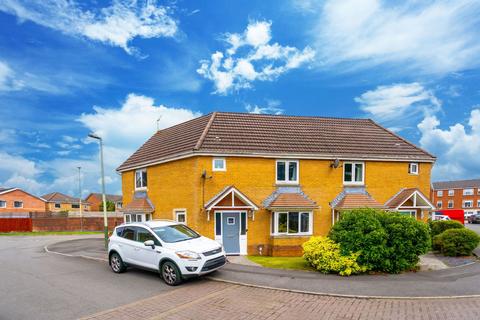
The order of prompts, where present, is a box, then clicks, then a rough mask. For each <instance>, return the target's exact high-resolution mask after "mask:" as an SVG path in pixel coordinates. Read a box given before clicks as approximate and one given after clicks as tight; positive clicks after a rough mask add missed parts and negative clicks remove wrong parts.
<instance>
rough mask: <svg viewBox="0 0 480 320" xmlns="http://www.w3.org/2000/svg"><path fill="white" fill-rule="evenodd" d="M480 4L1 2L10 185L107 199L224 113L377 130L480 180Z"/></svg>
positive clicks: (450, 171) (455, 174)
mask: <svg viewBox="0 0 480 320" xmlns="http://www.w3.org/2000/svg"><path fill="white" fill-rule="evenodd" d="M479 36H480V3H479V2H478V1H469V0H460V1H455V2H453V1H413V0H412V1H406V2H405V1H402V2H394V1H380V0H362V1H360V0H346V1H294V0H291V1H281V2H279V1H248V2H245V1H206V0H205V1H181V0H179V1H122V0H117V1H111V2H110V1H81V2H80V1H78V2H75V1H65V0H58V1H13V0H2V1H0V117H1V119H2V120H3V121H2V122H1V123H0V185H4V186H12V187H13V186H18V187H22V188H25V189H26V190H28V191H31V192H33V193H36V194H44V193H47V192H51V191H61V192H65V193H69V194H71V195H74V196H78V191H77V190H78V189H77V188H78V187H77V186H78V180H77V179H78V177H77V167H78V166H81V167H82V172H83V175H82V179H83V184H84V193H88V192H90V191H98V190H99V189H100V186H99V181H98V177H99V165H98V146H97V145H96V144H95V143H93V142H92V141H90V140H89V139H87V138H86V136H87V134H88V132H90V131H94V132H97V133H98V134H100V135H102V136H103V137H104V139H105V152H106V154H105V158H106V176H107V179H106V180H107V191H108V192H110V193H119V192H120V190H121V181H120V180H121V179H120V176H119V175H118V174H117V173H116V172H115V168H116V167H117V166H118V165H119V164H120V163H121V162H122V161H124V160H125V159H126V158H127V157H128V156H129V155H130V154H131V153H132V152H133V151H135V150H136V148H138V147H139V146H140V145H141V144H142V143H143V142H144V141H145V140H146V139H147V138H148V137H149V136H150V135H151V134H153V133H154V132H155V130H156V127H157V119H160V120H159V121H158V124H159V126H160V127H162V128H163V127H166V126H170V125H173V124H175V123H178V122H181V121H185V120H188V119H190V118H192V117H195V116H198V115H201V114H206V113H208V112H211V111H215V110H221V111H240V112H256V113H283V114H292V115H318V116H335V117H357V118H364V117H369V118H373V119H374V120H376V121H378V122H379V123H381V124H382V125H384V126H386V127H388V128H390V129H392V130H394V131H396V132H397V133H398V134H400V135H401V136H403V137H405V138H407V139H408V140H410V141H412V142H414V143H416V144H417V145H419V146H421V147H423V148H425V149H426V150H428V151H430V152H431V153H433V154H435V155H436V156H437V157H438V161H437V163H436V165H435V168H434V171H433V179H434V180H442V179H457V178H458V179H460V178H473V177H478V176H480V173H478V171H479V168H480V157H479V156H478V155H479V154H480V41H479V39H480V37H479Z"/></svg>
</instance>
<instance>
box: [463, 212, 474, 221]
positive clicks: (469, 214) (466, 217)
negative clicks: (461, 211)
mask: <svg viewBox="0 0 480 320" xmlns="http://www.w3.org/2000/svg"><path fill="white" fill-rule="evenodd" d="M474 214H475V212H473V211H465V220H468V217H470V216H473V215H474Z"/></svg>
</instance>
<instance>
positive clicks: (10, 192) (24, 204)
mask: <svg viewBox="0 0 480 320" xmlns="http://www.w3.org/2000/svg"><path fill="white" fill-rule="evenodd" d="M45 203H46V201H45V199H43V198H40V197H37V196H34V195H33V194H30V193H28V192H26V191H23V190H21V189H19V188H0V214H2V213H17V212H41V211H45Z"/></svg>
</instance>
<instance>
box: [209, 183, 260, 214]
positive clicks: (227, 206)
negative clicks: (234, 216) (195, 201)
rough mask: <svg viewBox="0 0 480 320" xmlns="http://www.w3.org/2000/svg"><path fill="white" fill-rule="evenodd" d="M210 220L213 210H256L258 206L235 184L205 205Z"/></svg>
mask: <svg viewBox="0 0 480 320" xmlns="http://www.w3.org/2000/svg"><path fill="white" fill-rule="evenodd" d="M204 208H205V211H206V212H207V214H208V216H207V218H208V220H210V211H212V210H243V211H251V212H255V211H256V210H258V206H257V205H256V204H255V203H254V202H253V201H252V200H250V199H249V198H248V197H247V196H246V195H245V194H244V193H242V192H241V191H240V190H238V189H237V188H235V187H234V186H233V185H231V186H227V187H225V188H224V189H223V190H221V191H220V192H219V193H217V194H216V195H215V196H213V197H212V198H211V199H210V200H209V201H208V202H207V203H206V204H205V206H204Z"/></svg>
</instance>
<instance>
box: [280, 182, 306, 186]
mask: <svg viewBox="0 0 480 320" xmlns="http://www.w3.org/2000/svg"><path fill="white" fill-rule="evenodd" d="M275 185H276V186H299V185H300V183H299V182H298V181H297V182H285V181H276V182H275Z"/></svg>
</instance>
